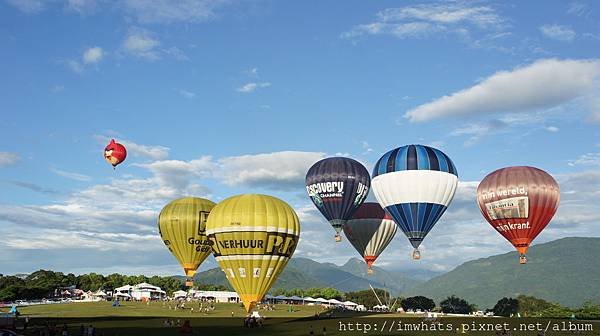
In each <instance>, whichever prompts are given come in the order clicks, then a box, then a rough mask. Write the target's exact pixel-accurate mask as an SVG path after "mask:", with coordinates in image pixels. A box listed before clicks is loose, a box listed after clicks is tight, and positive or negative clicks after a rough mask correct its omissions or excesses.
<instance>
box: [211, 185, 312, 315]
mask: <svg viewBox="0 0 600 336" xmlns="http://www.w3.org/2000/svg"><path fill="white" fill-rule="evenodd" d="M206 234H207V236H208V238H209V239H210V241H211V244H212V249H213V254H214V256H215V259H216V260H217V262H218V263H219V266H221V269H222V270H223V272H224V273H225V276H226V277H227V280H229V283H230V284H231V286H232V287H233V288H234V289H235V291H236V292H237V293H238V295H239V297H240V299H241V300H242V302H243V303H244V307H245V308H246V311H247V312H250V311H251V310H252V309H253V308H254V306H255V305H256V303H258V302H260V301H261V300H262V298H263V297H264V295H265V294H266V292H267V291H268V290H269V288H271V286H272V285H273V283H274V282H275V280H276V279H277V277H278V276H279V274H280V273H281V272H282V271H283V269H284V268H285V266H286V265H287V263H288V260H289V259H290V257H291V256H292V254H293V253H294V250H295V249H296V245H297V244H298V239H299V236H300V222H299V220H298V216H297V215H296V213H295V212H294V210H293V209H292V208H291V207H290V206H289V205H288V204H287V203H285V202H284V201H282V200H280V199H278V198H275V197H271V196H266V195H256V194H244V195H238V196H233V197H230V198H227V199H225V200H223V201H222V202H220V203H219V204H217V205H216V206H215V207H214V208H213V210H212V211H211V213H210V215H209V216H208V221H207V223H206Z"/></svg>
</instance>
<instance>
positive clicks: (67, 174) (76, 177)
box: [52, 169, 92, 182]
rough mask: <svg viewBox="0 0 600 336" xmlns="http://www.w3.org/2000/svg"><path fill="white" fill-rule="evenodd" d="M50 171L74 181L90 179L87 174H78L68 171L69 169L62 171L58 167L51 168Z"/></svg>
mask: <svg viewBox="0 0 600 336" xmlns="http://www.w3.org/2000/svg"><path fill="white" fill-rule="evenodd" d="M52 172H53V173H55V174H56V175H59V176H62V177H65V178H68V179H71V180H75V181H82V182H84V181H90V180H91V179H92V178H91V177H89V176H87V175H83V174H79V173H74V172H69V171H64V170H60V169H52Z"/></svg>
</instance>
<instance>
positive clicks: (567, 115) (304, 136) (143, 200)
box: [0, 0, 600, 275]
mask: <svg viewBox="0 0 600 336" xmlns="http://www.w3.org/2000/svg"><path fill="white" fill-rule="evenodd" d="M0 43H1V44H0V45H1V46H0V74H2V75H1V76H0V127H1V128H2V132H0V185H1V186H2V192H1V193H0V237H2V238H1V239H0V273H3V274H15V273H29V272H32V271H35V270H38V269H52V270H55V271H62V272H73V273H76V274H81V273H86V272H97V273H103V274H109V273H112V272H120V273H125V274H146V275H153V274H159V275H172V274H181V272H182V271H181V269H180V267H179V265H178V263H177V262H176V260H175V258H174V257H173V256H171V255H170V253H169V252H168V250H167V249H166V248H165V246H164V245H163V244H162V242H161V239H160V238H159V236H158V229H157V223H156V221H157V216H158V213H159V212H160V209H161V208H162V207H163V206H164V205H166V204H167V203H168V202H169V201H171V200H173V199H175V198H178V197H183V196H196V197H205V198H209V199H211V200H213V201H215V202H218V201H220V200H223V199H225V198H227V197H230V196H233V195H237V194H241V193H263V194H269V195H273V196H276V197H279V198H281V199H282V200H284V201H286V202H287V203H289V204H290V205H291V206H292V207H294V209H295V210H296V212H297V213H298V215H299V217H300V220H301V238H300V243H299V246H298V248H297V250H296V253H295V256H301V257H308V258H312V259H314V260H317V261H320V262H332V263H336V264H343V263H344V262H346V261H347V260H348V259H349V258H351V257H358V253H357V252H356V251H354V249H353V248H352V246H351V245H350V244H349V243H348V242H347V241H345V240H344V241H343V242H342V243H339V244H336V243H334V242H333V234H334V231H333V229H332V228H331V227H330V226H329V224H328V223H327V222H326V221H325V220H324V218H323V217H322V216H321V215H320V213H318V211H317V210H316V208H315V207H314V206H313V205H312V203H311V202H310V200H309V198H308V196H307V195H306V191H305V188H304V178H305V175H306V171H307V170H308V168H309V167H310V166H311V165H312V164H313V163H315V162H316V161H318V160H319V159H321V158H324V157H329V156H336V155H342V156H348V157H352V158H354V159H357V160H359V161H360V162H362V163H363V164H365V166H366V167H367V168H368V169H369V170H371V169H372V167H373V165H374V164H375V162H376V161H377V159H378V158H379V157H380V156H381V155H382V154H383V153H385V152H387V151H388V150H390V149H393V148H396V147H399V146H404V145H407V144H424V145H429V146H433V147H436V148H438V149H440V150H442V151H443V152H445V153H446V154H447V155H448V156H449V157H450V158H452V160H453V162H454V164H455V166H456V167H457V170H458V175H459V187H458V190H457V193H456V196H455V198H454V200H453V202H452V204H451V205H450V207H449V209H448V211H447V212H446V213H445V215H444V216H443V217H442V218H441V219H440V221H439V222H438V223H437V225H436V226H435V227H434V229H433V230H432V231H431V232H430V233H429V235H428V236H427V238H426V239H425V241H424V242H423V244H422V255H423V258H422V260H420V261H418V262H415V261H413V260H411V257H410V254H411V251H412V248H411V247H410V244H409V243H408V240H407V239H406V237H404V236H403V235H402V234H401V233H400V232H399V233H398V234H397V235H396V237H395V238H394V240H393V241H392V243H391V244H390V245H389V246H388V248H387V250H386V251H385V252H384V253H383V254H382V255H381V256H380V258H379V259H378V261H377V262H376V265H379V266H383V267H385V268H386V269H389V270H398V271H406V272H411V271H414V270H429V271H436V272H443V271H448V270H451V269H452V268H454V267H456V266H457V265H459V264H461V263H462V262H464V261H467V260H473V259H477V258H483V257H487V256H491V255H495V254H499V253H506V252H510V251H512V250H513V247H512V246H511V245H510V244H509V243H508V242H507V241H505V240H504V238H502V237H501V236H500V235H499V234H498V233H497V232H495V230H494V229H493V228H492V227H491V226H490V225H489V224H487V223H486V222H485V221H484V219H483V217H482V216H481V214H480V212H479V210H478V208H477V207H476V203H475V195H476V188H477V185H478V183H479V181H481V180H482V179H483V178H484V177H485V176H486V175H487V174H488V173H490V172H492V171H494V170H496V169H498V168H501V167H506V166H512V165H530V166H535V167H538V168H541V169H543V170H545V171H547V172H548V173H550V174H551V175H552V176H554V178H555V179H556V180H557V181H558V183H559V184H560V187H561V204H560V207H559V210H558V212H557V214H556V216H555V217H554V219H553V220H552V221H551V222H550V224H549V225H548V226H547V227H546V229H545V230H544V231H543V232H542V233H541V234H540V235H539V236H538V237H537V239H536V241H535V243H543V242H547V241H552V240H555V239H559V238H562V237H573V236H583V237H599V236H600V225H599V224H600V221H599V220H600V211H598V210H600V206H599V205H598V202H597V198H598V196H600V128H599V126H600V95H599V94H600V56H599V55H600V5H599V4H598V3H597V2H595V1H527V2H525V1H510V2H509V1H497V2H493V1H425V2H420V1H368V2H366V1H358V0H356V1H274V0H246V1H227V0H214V1H205V0H182V1H177V2H172V1H168V0H155V1H142V0H115V1H104V0H66V1H60V0H1V2H0ZM111 138H115V139H117V141H119V142H121V143H123V144H125V146H127V149H128V157H127V160H126V161H125V162H124V163H123V164H121V165H120V166H118V167H117V169H116V170H113V169H112V168H111V167H110V165H108V164H107V163H106V162H105V161H104V159H103V156H102V155H103V149H104V146H105V145H106V144H107V143H108V141H109V140H110V139H111ZM369 200H370V201H374V198H373V196H372V195H370V196H369ZM215 266H216V263H215V261H214V259H213V258H212V257H209V259H207V261H206V262H205V263H204V264H203V265H202V266H201V269H207V268H212V267H215Z"/></svg>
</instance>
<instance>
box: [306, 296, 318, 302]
mask: <svg viewBox="0 0 600 336" xmlns="http://www.w3.org/2000/svg"><path fill="white" fill-rule="evenodd" d="M304 301H310V302H315V301H316V300H315V299H313V298H312V297H310V296H307V297H305V298H304Z"/></svg>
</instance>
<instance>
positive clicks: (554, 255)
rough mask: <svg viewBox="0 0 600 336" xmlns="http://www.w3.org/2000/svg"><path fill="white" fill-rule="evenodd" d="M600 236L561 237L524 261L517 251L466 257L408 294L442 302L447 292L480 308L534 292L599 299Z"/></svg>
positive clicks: (573, 301)
mask: <svg viewBox="0 0 600 336" xmlns="http://www.w3.org/2000/svg"><path fill="white" fill-rule="evenodd" d="M599 256H600V238H563V239H559V240H555V241H552V242H549V243H544V244H539V245H534V246H532V247H531V248H530V249H529V251H528V253H527V257H528V262H527V264H526V265H520V264H519V261H518V254H517V252H510V253H506V254H502V255H497V256H492V257H489V258H483V259H477V260H473V261H469V262H466V263H464V264H462V265H460V266H458V267H456V268H455V269H454V270H452V271H450V272H448V273H445V274H443V275H440V276H438V277H435V278H433V279H431V280H429V281H427V282H425V283H422V284H420V285H417V286H415V287H413V288H411V289H409V290H408V291H407V293H405V295H409V296H413V295H424V296H427V297H430V298H432V299H434V300H435V301H436V302H437V303H439V302H440V301H441V300H443V299H444V298H446V297H448V296H449V295H452V294H454V295H456V296H458V297H461V298H464V299H466V300H467V301H469V302H470V303H474V304H476V305H477V306H478V307H479V308H480V309H482V308H483V309H485V308H491V307H493V306H494V304H495V303H496V302H497V301H498V300H499V299H501V298H502V297H505V296H506V297H516V296H517V295H519V294H526V295H533V296H535V297H538V298H542V299H545V300H547V301H551V302H557V303H559V304H561V305H566V306H572V307H575V306H580V305H581V304H583V303H584V302H585V301H586V300H591V301H593V302H596V303H598V302H600V258H599Z"/></svg>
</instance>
